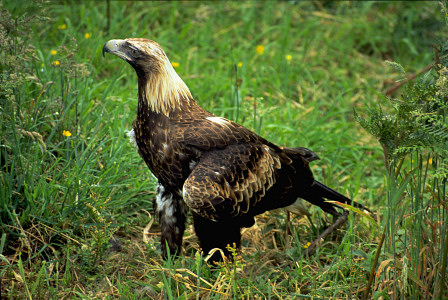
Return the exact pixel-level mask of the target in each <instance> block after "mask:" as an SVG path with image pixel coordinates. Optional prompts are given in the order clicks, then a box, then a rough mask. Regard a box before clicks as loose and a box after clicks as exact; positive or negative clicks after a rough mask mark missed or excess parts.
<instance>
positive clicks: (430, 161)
mask: <svg viewBox="0 0 448 300" xmlns="http://www.w3.org/2000/svg"><path fill="white" fill-rule="evenodd" d="M428 164H430V165H432V158H431V157H430V158H429V160H428Z"/></svg>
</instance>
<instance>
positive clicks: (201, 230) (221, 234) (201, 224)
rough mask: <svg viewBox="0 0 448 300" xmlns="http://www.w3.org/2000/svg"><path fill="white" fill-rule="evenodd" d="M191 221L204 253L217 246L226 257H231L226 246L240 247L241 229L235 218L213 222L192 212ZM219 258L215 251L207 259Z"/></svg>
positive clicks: (219, 259)
mask: <svg viewBox="0 0 448 300" xmlns="http://www.w3.org/2000/svg"><path fill="white" fill-rule="evenodd" d="M193 221H194V230H195V231H196V235H197V237H198V239H199V244H200V246H201V248H202V251H204V255H208V253H209V252H210V250H212V249H213V248H219V249H221V250H223V252H224V254H225V255H226V256H227V257H229V258H231V252H230V251H228V250H227V246H228V245H230V246H231V247H236V248H237V249H239V248H240V246H241V230H240V226H239V225H238V224H237V223H236V222H235V220H229V221H221V222H215V221H212V220H209V219H206V218H203V217H201V216H199V215H197V214H195V213H193ZM221 260H222V257H221V254H220V252H219V251H216V252H215V253H214V254H213V255H212V256H211V258H210V259H209V261H211V262H218V261H221Z"/></svg>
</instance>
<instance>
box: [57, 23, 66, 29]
mask: <svg viewBox="0 0 448 300" xmlns="http://www.w3.org/2000/svg"><path fill="white" fill-rule="evenodd" d="M65 28H67V25H65V24H62V25H59V26H58V29H62V30H64V29H65Z"/></svg>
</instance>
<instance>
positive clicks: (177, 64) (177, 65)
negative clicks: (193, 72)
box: [171, 61, 180, 68]
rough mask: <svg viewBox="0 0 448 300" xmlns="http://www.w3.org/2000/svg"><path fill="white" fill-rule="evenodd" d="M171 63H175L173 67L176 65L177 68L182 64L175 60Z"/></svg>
mask: <svg viewBox="0 0 448 300" xmlns="http://www.w3.org/2000/svg"><path fill="white" fill-rule="evenodd" d="M171 64H172V65H173V67H175V68H177V67H179V66H180V64H179V63H178V62H174V61H173V62H172V63H171Z"/></svg>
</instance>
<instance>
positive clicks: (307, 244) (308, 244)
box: [303, 242, 311, 249]
mask: <svg viewBox="0 0 448 300" xmlns="http://www.w3.org/2000/svg"><path fill="white" fill-rule="evenodd" d="M310 245H311V243H310V242H308V243H306V245H305V246H303V248H305V249H306V248H308V247H309V246H310Z"/></svg>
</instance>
